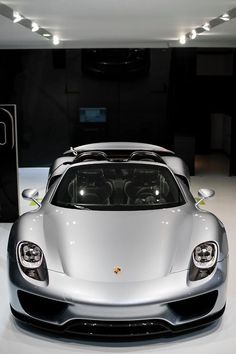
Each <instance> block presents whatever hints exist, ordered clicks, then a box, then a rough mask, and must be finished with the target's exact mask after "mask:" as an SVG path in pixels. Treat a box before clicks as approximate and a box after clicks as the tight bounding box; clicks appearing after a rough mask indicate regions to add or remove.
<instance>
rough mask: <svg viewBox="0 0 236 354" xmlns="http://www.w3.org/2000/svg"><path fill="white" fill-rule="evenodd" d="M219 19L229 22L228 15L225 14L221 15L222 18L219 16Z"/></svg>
mask: <svg viewBox="0 0 236 354" xmlns="http://www.w3.org/2000/svg"><path fill="white" fill-rule="evenodd" d="M220 19H221V20H223V21H229V20H230V17H229V14H227V13H225V14H223V15H222V16H220Z"/></svg>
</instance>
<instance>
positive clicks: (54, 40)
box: [52, 35, 60, 45]
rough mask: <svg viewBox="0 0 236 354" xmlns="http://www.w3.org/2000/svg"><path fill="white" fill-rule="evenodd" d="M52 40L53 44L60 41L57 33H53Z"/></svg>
mask: <svg viewBox="0 0 236 354" xmlns="http://www.w3.org/2000/svg"><path fill="white" fill-rule="evenodd" d="M52 42H53V44H54V45H58V44H59V43H60V39H59V37H58V36H57V35H54V36H53V37H52Z"/></svg>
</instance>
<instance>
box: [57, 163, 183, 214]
mask: <svg viewBox="0 0 236 354" xmlns="http://www.w3.org/2000/svg"><path fill="white" fill-rule="evenodd" d="M52 204H54V205H57V206H61V207H67V208H79V209H82V208H88V209H97V210H108V209H109V210H127V209H130V210H139V209H156V208H168V207H174V206H179V205H181V204H184V198H183V195H182V193H181V191H180V189H179V187H178V185H177V183H176V181H175V179H174V177H173V175H172V174H171V173H170V171H169V170H168V168H167V167H165V166H161V165H158V164H147V163H133V162H132V163H131V162H123V163H120V162H114V163H113V162H112V163H110V162H108V163H93V164H84V165H77V166H73V167H71V168H69V169H68V171H67V172H66V173H65V175H64V177H63V178H62V180H61V182H60V184H59V186H58V188H57V190H56V193H55V195H54V197H53V199H52Z"/></svg>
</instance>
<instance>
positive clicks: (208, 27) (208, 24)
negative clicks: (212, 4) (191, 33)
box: [202, 22, 210, 31]
mask: <svg viewBox="0 0 236 354" xmlns="http://www.w3.org/2000/svg"><path fill="white" fill-rule="evenodd" d="M202 28H203V29H204V30H205V31H210V23H209V22H206V23H204V25H203V26H202Z"/></svg>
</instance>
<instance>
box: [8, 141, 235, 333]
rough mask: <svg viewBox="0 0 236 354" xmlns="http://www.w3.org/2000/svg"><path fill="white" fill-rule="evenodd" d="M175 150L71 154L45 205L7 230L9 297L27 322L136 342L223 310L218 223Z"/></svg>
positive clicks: (223, 261)
mask: <svg viewBox="0 0 236 354" xmlns="http://www.w3.org/2000/svg"><path fill="white" fill-rule="evenodd" d="M213 195H214V191H212V190H210V189H200V190H199V197H200V198H199V200H198V202H196V201H195V199H194V198H193V196H192V194H191V192H190V189H189V175H188V169H187V167H186V165H185V164H184V162H183V161H182V160H181V159H180V158H178V157H177V156H176V155H175V154H174V153H173V152H171V151H169V150H166V149H164V148H161V147H158V146H154V145H148V144H138V143H99V144H89V145H84V146H79V147H77V148H71V149H70V150H68V151H66V152H65V153H64V155H63V156H62V157H60V158H58V159H57V160H56V161H55V162H54V164H53V165H52V167H51V169H50V171H49V178H48V184H47V192H46V195H45V197H44V199H43V201H42V203H40V202H39V201H38V200H37V191H36V190H30V189H27V190H25V191H24V192H23V197H25V198H27V199H32V200H34V201H35V202H36V204H38V208H37V209H35V210H33V211H31V212H28V213H26V214H24V215H22V216H21V217H20V218H19V219H18V220H17V221H16V222H15V224H14V225H13V226H12V229H11V233H10V238H9V244H8V259H9V282H10V304H11V310H12V313H13V315H14V316H15V317H16V318H17V319H20V320H22V321H25V322H28V323H30V324H33V325H36V326H40V327H43V328H46V329H51V330H54V331H58V332H69V333H74V334H76V335H79V336H90V337H95V338H97V337H106V338H131V339H132V338H138V337H142V338H143V336H148V335H149V336H150V335H151V336H156V335H160V334H163V333H165V332H178V331H182V330H186V329H191V328H195V327H198V326H200V325H205V324H207V323H209V322H212V321H214V320H216V319H217V318H219V317H220V316H221V315H222V314H223V312H224V309H225V303H226V283H227V261H228V244H227V236H226V232H225V229H224V226H223V224H222V223H221V221H220V220H219V219H217V217H216V216H214V215H213V214H211V213H210V212H207V211H205V210H202V209H200V208H199V204H200V202H201V201H202V200H204V199H206V198H208V197H211V196H213Z"/></svg>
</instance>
